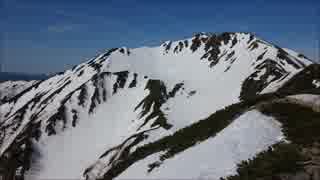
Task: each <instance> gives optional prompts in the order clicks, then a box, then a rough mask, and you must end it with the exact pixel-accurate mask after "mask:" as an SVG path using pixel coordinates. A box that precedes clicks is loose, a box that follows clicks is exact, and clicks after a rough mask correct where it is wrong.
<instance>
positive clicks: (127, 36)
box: [0, 0, 320, 73]
mask: <svg viewBox="0 0 320 180" xmlns="http://www.w3.org/2000/svg"><path fill="white" fill-rule="evenodd" d="M0 2H1V9H2V10H1V11H0V15H1V21H0V27H1V28H0V35H1V37H0V38H1V39H2V40H1V39H0V40H1V44H0V45H1V47H0V50H1V51H0V53H1V56H0V58H1V59H0V60H2V61H3V70H5V71H15V72H27V73H49V72H57V71H62V70H65V69H67V68H70V67H71V66H73V65H75V64H78V63H80V62H83V61H86V59H88V58H90V57H92V56H95V55H96V53H97V52H99V51H101V50H102V49H106V48H111V47H120V46H127V47H139V46H142V45H147V46H152V45H157V44H159V43H160V42H161V41H163V40H174V39H180V38H185V37H189V36H191V35H192V34H193V33H194V32H223V31H247V32H255V33H256V34H257V35H258V36H260V37H262V38H264V39H266V40H268V41H271V42H274V43H276V44H278V45H279V46H281V47H288V48H291V49H294V50H296V51H299V52H302V53H304V54H305V55H307V56H308V57H310V58H313V59H315V58H316V57H318V55H317V47H318V45H317V39H319V37H318V36H319V35H317V32H318V31H319V28H318V29H317V26H319V23H320V17H319V9H320V1H319V0H303V1H302V0H290V1H289V0H278V1H276V0H252V1H246V0H237V1H236V0H224V1H214V0H196V1H189V0H184V1H183V0H160V1H155V0H86V1H85V0H50V1H49V0H0Z"/></svg>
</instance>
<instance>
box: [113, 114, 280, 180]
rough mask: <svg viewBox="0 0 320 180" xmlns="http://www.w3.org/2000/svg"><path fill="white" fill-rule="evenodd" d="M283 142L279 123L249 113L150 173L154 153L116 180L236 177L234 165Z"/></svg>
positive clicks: (157, 157) (156, 156) (263, 116)
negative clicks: (149, 168)
mask: <svg viewBox="0 0 320 180" xmlns="http://www.w3.org/2000/svg"><path fill="white" fill-rule="evenodd" d="M282 139H283V134H282V132H281V124H280V123H279V122H278V121H275V120H274V119H273V118H272V117H267V116H265V115H263V114H262V113H260V112H259V111H256V110H252V111H248V112H246V113H245V114H243V115H241V116H240V117H239V118H237V119H236V120H235V121H234V122H233V123H231V124H230V125H229V126H228V127H226V128H225V129H224V130H222V131H221V132H219V133H218V134H217V136H216V137H214V138H209V139H208V140H206V141H205V142H203V143H200V144H198V145H197V146H194V147H191V148H189V149H187V150H186V151H185V152H183V153H181V154H178V155H176V156H174V158H172V159H168V160H166V161H165V162H164V164H163V165H161V166H160V167H159V168H155V169H154V170H153V171H152V172H151V173H148V172H147V169H148V164H150V162H155V161H157V160H158V159H159V155H161V153H159V154H155V155H152V156H149V157H148V158H145V159H144V160H142V161H138V162H137V163H135V164H134V165H133V166H131V167H129V168H128V169H127V170H126V171H125V172H124V173H123V174H121V175H120V176H119V177H118V178H117V179H154V178H155V179H212V180H218V179H219V178H220V177H225V176H228V175H234V174H236V169H237V166H236V165H237V164H238V163H240V162H241V161H243V160H247V159H249V158H253V157H254V156H255V155H256V154H257V153H259V152H261V151H264V150H266V149H267V148H268V147H269V146H270V145H273V144H275V143H277V142H279V141H281V140H282Z"/></svg>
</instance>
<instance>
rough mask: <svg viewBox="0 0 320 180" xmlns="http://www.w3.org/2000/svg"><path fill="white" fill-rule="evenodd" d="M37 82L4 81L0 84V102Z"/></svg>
mask: <svg viewBox="0 0 320 180" xmlns="http://www.w3.org/2000/svg"><path fill="white" fill-rule="evenodd" d="M36 82H37V81H5V82H2V83H0V100H2V99H10V98H12V97H13V96H15V95H17V94H19V93H20V92H22V91H23V90H25V89H27V88H28V87H30V86H32V85H33V84H34V83H36Z"/></svg>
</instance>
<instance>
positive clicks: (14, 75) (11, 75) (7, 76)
mask: <svg viewBox="0 0 320 180" xmlns="http://www.w3.org/2000/svg"><path fill="white" fill-rule="evenodd" d="M47 77H48V76H47V75H45V74H27V73H18V72H0V82H3V81H9V80H11V81H18V80H25V81H31V80H43V79H46V78H47Z"/></svg>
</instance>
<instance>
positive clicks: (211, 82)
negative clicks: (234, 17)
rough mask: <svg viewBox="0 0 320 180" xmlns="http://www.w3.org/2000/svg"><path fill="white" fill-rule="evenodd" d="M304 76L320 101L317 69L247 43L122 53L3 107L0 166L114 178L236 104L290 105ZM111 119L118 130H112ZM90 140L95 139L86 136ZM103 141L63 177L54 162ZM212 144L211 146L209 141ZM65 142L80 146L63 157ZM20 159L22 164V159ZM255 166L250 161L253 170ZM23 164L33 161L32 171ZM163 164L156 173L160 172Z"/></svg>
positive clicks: (210, 42)
mask: <svg viewBox="0 0 320 180" xmlns="http://www.w3.org/2000/svg"><path fill="white" fill-rule="evenodd" d="M313 66H314V67H315V68H309V70H308V67H313ZM306 69H307V70H306ZM304 70H305V71H310V72H312V73H311V74H312V75H311V76H310V77H309V78H308V81H305V83H309V84H308V87H310V88H309V89H312V91H308V92H318V89H317V87H315V86H314V81H317V80H318V79H317V78H319V77H318V76H319V75H318V74H317V71H318V70H317V66H316V65H313V64H312V62H311V61H310V60H308V59H307V58H306V57H305V56H302V55H299V54H298V53H293V52H292V51H290V50H287V49H281V48H279V47H277V46H275V45H272V44H271V43H268V42H266V41H263V40H261V39H259V38H257V37H255V36H254V35H252V34H246V33H221V34H204V33H201V34H196V35H195V36H194V37H192V38H190V39H186V40H180V41H174V42H172V41H167V42H165V43H163V44H161V45H160V46H159V47H142V48H136V49H129V48H112V49H110V50H107V51H106V52H105V53H102V54H100V55H98V56H96V57H94V58H93V59H91V60H89V61H88V62H86V63H82V64H80V65H77V66H75V67H74V68H72V69H70V70H67V71H65V72H63V73H59V74H57V75H56V76H53V77H51V78H49V79H47V80H44V81H40V82H37V83H35V84H34V85H32V86H30V87H29V88H27V89H26V90H25V91H23V92H21V93H19V94H17V95H16V96H14V97H12V98H11V99H7V100H5V101H4V102H2V103H1V104H0V107H1V110H2V112H3V113H2V114H0V118H1V122H0V128H1V130H2V133H1V135H0V137H1V138H0V157H4V154H7V155H6V156H8V157H9V158H7V159H11V158H13V159H11V161H12V162H16V163H13V165H12V167H11V168H12V169H11V170H7V172H8V174H10V175H11V176H13V174H14V173H15V172H12V171H13V170H14V169H17V168H22V171H23V172H24V173H22V174H25V176H26V177H27V178H28V177H29V179H33V178H45V177H47V178H48V177H49V178H54V177H55V178H61V177H62V178H80V177H81V176H82V174H84V176H86V177H87V178H89V179H96V178H100V177H104V178H106V179H110V178H114V177H115V176H114V175H112V174H117V173H116V172H117V171H116V168H115V167H118V166H119V165H118V163H120V162H124V163H125V162H126V161H123V158H124V159H126V158H130V157H132V156H131V153H133V152H134V151H133V150H131V149H136V150H138V149H139V147H144V145H148V144H149V143H150V144H152V143H155V142H158V141H161V138H165V137H170V134H174V133H176V132H180V131H181V132H182V130H183V129H184V128H185V127H187V126H189V125H191V124H197V123H198V121H199V119H206V118H208V117H210V115H211V114H212V113H213V112H216V111H217V112H218V111H219V110H221V109H224V108H226V107H229V106H230V105H232V104H237V103H240V104H241V102H250V101H252V98H254V97H259V96H261V95H263V94H266V95H267V94H271V95H272V96H275V97H278V96H279V95H278V94H277V93H278V92H280V93H282V94H286V95H289V94H288V93H287V92H286V91H282V90H281V87H283V85H284V84H287V83H288V82H290V80H292V79H294V78H295V77H297V78H298V79H299V74H303V73H305V71H304ZM309 74H310V73H309ZM304 77H306V75H302V79H303V80H302V81H304V80H305V78H304ZM300 79H301V78H300ZM299 81H301V80H299ZM294 82H298V80H297V81H294ZM300 84H301V83H300ZM289 87H291V89H294V91H297V88H300V89H302V90H301V92H307V91H304V90H305V87H303V86H301V85H299V83H298V84H297V85H295V83H293V84H292V83H291V85H290V83H289V85H288V88H289ZM283 89H286V88H283ZM293 94H294V93H293ZM281 96H283V95H281ZM208 98H210V99H213V100H214V102H211V101H210V100H208ZM249 104H250V103H249ZM196 107H198V108H196ZM231 107H232V106H231ZM248 108H249V107H247V108H246V109H248ZM108 109H110V111H109V110H108ZM195 109H196V110H195ZM105 110H108V111H107V112H105ZM121 112H123V113H121ZM221 112H224V111H221ZM238 113H239V112H238ZM238 113H236V114H238ZM226 116H227V117H228V116H230V114H229V115H226ZM104 117H107V119H109V121H110V122H108V123H107V122H104V121H102V119H104ZM178 119H179V121H178ZM231 119H233V120H235V119H234V118H231ZM225 120H226V121H225V122H222V123H227V124H226V126H228V125H229V124H230V123H231V122H230V121H228V120H230V119H229V118H227V119H225ZM199 122H200V121H199ZM108 126H112V127H109V129H108V130H107V132H104V131H106V130H104V129H103V128H102V127H105V128H107V127H108ZM226 126H223V128H222V129H224V128H226ZM87 127H91V128H92V129H88V128H87ZM222 129H219V131H220V130H222ZM95 131H97V133H96V132H95ZM108 131H109V132H108ZM84 133H88V137H83V135H81V134H84ZM89 134H91V135H89ZM199 135H200V134H199ZM185 136H186V135H182V137H185ZM76 137H82V138H84V139H86V141H84V142H82V141H81V140H80V139H77V138H76ZM95 137H112V138H110V139H109V140H108V141H107V142H104V140H103V138H102V139H101V138H96V139H95V140H94V141H96V143H92V146H93V147H94V146H95V145H96V146H97V147H94V148H92V149H90V150H88V152H87V151H84V152H83V151H80V153H79V154H77V153H76V154H74V157H72V160H71V159H70V161H67V162H64V163H70V164H69V166H70V167H74V168H71V169H70V170H66V171H62V170H61V169H57V168H56V167H57V166H58V164H59V163H61V162H60V161H58V160H59V158H57V160H55V159H51V158H50V157H51V156H56V157H66V156H68V155H67V154H69V155H70V152H69V150H70V149H72V148H81V147H82V146H83V145H84V144H83V143H85V142H90V141H92V140H93V139H94V138H95ZM187 137H188V136H187ZM204 137H205V138H204V140H205V141H207V139H208V137H207V135H205V136H204ZM59 138H60V139H59ZM212 139H214V138H212ZM71 140H72V141H71ZM195 140H197V139H195ZM65 141H70V142H77V143H75V144H73V143H71V145H73V146H71V145H70V146H69V145H67V144H65V145H64V146H66V147H63V149H64V150H63V152H55V151H56V150H55V147H56V146H58V144H59V142H60V143H61V142H65ZM162 141H163V140H162ZM197 141H198V140H197ZM197 141H191V140H187V141H185V143H187V144H190V143H191V144H193V143H199V142H197ZM172 142H175V141H172ZM155 144H156V143H155ZM264 146H266V145H264ZM23 147H27V148H23ZM169 147H170V146H169ZM181 147H185V146H184V145H181ZM181 147H179V146H172V147H171V148H173V149H171V151H173V152H175V153H176V148H178V149H179V148H181ZM187 147H189V145H188V146H187ZM28 148H30V149H29V150H26V149H28ZM161 148H163V147H161ZM161 148H160V149H161ZM165 149H166V148H165ZM187 149H188V148H187ZM157 151H159V150H157ZM160 151H164V149H162V150H160ZM183 151H184V150H183ZM183 151H181V152H183ZM18 152H19V153H18ZM34 152H38V153H40V154H41V153H42V155H41V156H42V158H41V157H34V156H35V154H37V153H34ZM177 152H180V150H179V151H177ZM8 153H9V155H8ZM17 153H18V154H20V155H19V157H17V158H15V157H14V156H12V154H17ZM168 153H169V154H171V153H172V152H170V150H169V152H168ZM255 153H258V152H255ZM10 154H11V155H10ZM31 154H33V155H31ZM137 157H138V156H137ZM167 157H170V158H171V155H168V154H167V155H161V156H159V158H160V160H161V159H166V158H167ZM251 157H252V156H249V157H248V155H246V157H243V158H244V159H243V160H246V159H248V158H251ZM19 158H20V159H24V160H22V163H21V160H19V161H18V159H19ZM60 160H61V159H60ZM79 161H81V163H80V162H79ZM95 161H96V162H95ZM77 162H78V163H77ZM94 162H95V163H94ZM127 162H129V161H127ZM170 162H171V161H170ZM43 163H44V164H43ZM162 163H163V162H162V161H155V163H154V164H151V165H150V164H149V165H150V167H151V169H152V170H153V169H154V168H156V167H159V166H160V165H161V164H162ZM0 165H1V164H0ZM234 165H236V163H234ZM38 166H43V167H42V170H37V168H36V167H38ZM54 169H56V172H55V171H54ZM156 169H157V168H156ZM152 170H151V171H152ZM151 171H150V172H151ZM147 172H148V170H147ZM150 172H149V174H150ZM152 172H153V171H152ZM193 172H194V171H193ZM110 173H111V176H109V175H110ZM195 173H196V172H195ZM147 174H148V173H147ZM220 174H221V173H220ZM222 174H223V173H222ZM140 175H141V174H140ZM226 175H229V174H224V176H226ZM82 178H83V177H82Z"/></svg>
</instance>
